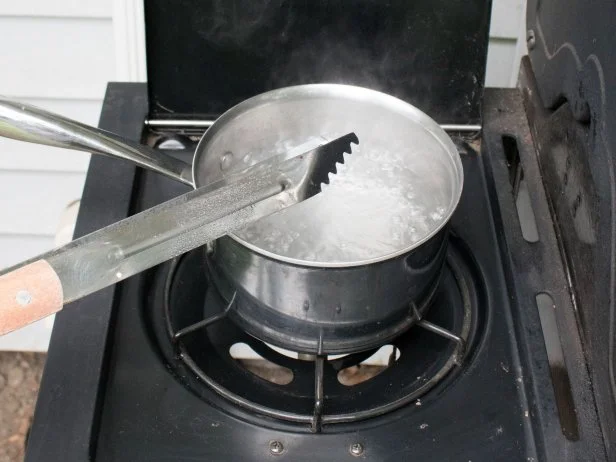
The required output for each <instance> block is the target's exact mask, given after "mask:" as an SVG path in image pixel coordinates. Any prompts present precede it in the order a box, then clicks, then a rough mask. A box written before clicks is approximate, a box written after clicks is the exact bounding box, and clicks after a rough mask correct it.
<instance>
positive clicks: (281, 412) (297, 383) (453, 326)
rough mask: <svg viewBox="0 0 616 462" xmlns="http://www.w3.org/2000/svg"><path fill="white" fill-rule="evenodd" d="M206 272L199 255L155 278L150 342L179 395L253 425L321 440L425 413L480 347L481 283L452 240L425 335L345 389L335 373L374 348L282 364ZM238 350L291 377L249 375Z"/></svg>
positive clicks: (413, 332) (414, 334) (416, 334)
mask: <svg viewBox="0 0 616 462" xmlns="http://www.w3.org/2000/svg"><path fill="white" fill-rule="evenodd" d="M205 266H206V265H205V262H204V259H203V250H198V251H194V252H192V253H189V254H187V255H185V256H183V257H181V258H179V259H176V260H175V261H174V262H173V263H172V264H171V265H170V266H169V269H168V271H166V273H165V274H164V275H158V277H159V278H163V277H164V279H165V283H164V287H165V291H164V297H163V300H162V302H159V303H157V304H156V306H157V311H158V314H157V313H156V312H155V315H154V316H152V318H151V319H152V322H153V327H154V332H155V333H156V337H157V342H158V344H159V346H160V348H161V351H162V353H163V355H164V356H165V359H166V361H167V362H168V364H169V367H170V368H171V369H172V370H173V371H174V372H175V374H176V377H178V378H179V379H180V380H181V382H183V384H184V385H185V386H187V387H188V388H189V389H191V390H192V391H193V392H194V393H196V394H197V395H199V396H201V397H202V398H203V399H206V400H208V401H210V402H211V401H212V394H211V391H214V392H215V393H216V394H217V395H218V396H219V397H222V398H223V399H224V400H226V401H228V402H230V403H232V404H233V405H234V406H226V409H227V410H230V411H231V412H232V413H235V412H237V413H238V414H239V415H238V416H239V417H242V418H248V419H258V420H256V422H258V423H259V424H261V425H263V423H264V421H263V417H266V418H269V419H270V420H271V419H274V420H279V421H285V422H287V423H294V424H297V425H299V426H300V427H304V428H306V429H309V430H310V431H312V432H321V431H324V427H327V428H328V429H330V428H333V427H331V425H332V424H343V423H353V422H357V421H360V420H364V419H369V418H373V417H377V416H380V415H383V414H385V413H389V412H392V411H395V410H396V409H398V408H400V407H402V406H405V405H408V404H411V403H413V402H414V403H415V405H416V406H423V405H427V404H429V399H427V398H429V396H432V395H435V396H436V395H438V393H439V390H441V389H443V388H444V387H446V386H447V385H448V384H449V383H451V382H452V381H453V380H454V379H455V377H456V376H457V375H458V374H459V373H460V372H461V371H462V370H463V369H464V367H465V366H466V365H467V364H468V363H469V361H470V359H469V358H470V356H471V351H470V350H471V348H470V347H471V345H472V344H473V343H475V342H476V338H477V337H478V336H477V331H478V325H480V324H481V323H480V322H479V321H480V318H481V317H482V314H481V313H480V307H481V303H480V301H479V300H478V297H479V295H478V294H480V293H481V292H480V287H479V285H480V284H481V280H480V278H479V274H478V272H477V271H476V269H475V268H474V266H473V262H472V258H471V256H470V254H469V253H468V251H467V250H466V248H465V245H464V244H463V243H462V242H461V241H460V240H459V239H458V238H456V237H455V236H452V237H451V238H450V245H449V251H448V256H447V263H446V266H445V269H444V272H443V275H442V280H441V283H440V285H439V288H438V290H437V293H436V295H435V298H434V303H433V305H432V307H431V308H430V310H429V311H428V315H427V316H426V317H425V319H423V320H422V322H421V323H420V324H419V326H421V327H423V328H420V327H419V326H418V327H415V328H412V329H410V330H409V331H407V332H406V333H404V334H402V335H401V336H399V337H398V338H396V339H394V340H393V341H391V342H389V344H391V345H392V346H393V347H394V348H395V351H397V352H398V353H399V358H398V359H395V357H394V356H393V355H392V357H391V358H390V359H391V361H390V364H389V365H388V366H387V367H386V368H385V369H384V370H383V371H382V372H380V373H378V374H377V375H375V376H374V377H371V378H370V379H368V380H365V381H363V382H361V383H358V384H355V385H353V386H349V385H344V384H343V383H341V381H340V380H339V376H338V374H339V372H340V371H341V370H344V369H347V368H349V367H353V366H356V365H358V364H360V363H361V362H362V361H364V360H365V359H367V358H368V357H370V356H371V355H373V354H374V353H375V352H376V351H377V350H378V348H377V349H373V350H369V351H363V352H359V353H354V354H349V355H345V356H342V357H336V358H335V359H332V358H330V359H328V357H327V356H316V357H314V360H313V361H307V360H305V357H304V359H294V358H291V357H289V356H286V355H284V354H282V353H280V352H279V351H277V350H275V349H273V348H271V347H270V346H268V345H267V344H266V343H264V342H262V341H260V340H258V339H256V338H254V337H252V336H250V335H249V334H247V333H246V332H244V331H243V330H241V329H240V328H239V327H238V326H236V325H235V324H234V323H233V322H232V321H231V320H230V319H229V318H228V317H227V316H226V314H227V313H228V311H229V310H230V309H233V303H231V304H229V305H226V304H225V303H224V302H223V300H222V298H221V297H220V296H219V295H218V293H217V292H216V291H215V290H213V289H212V288H211V286H210V285H208V282H207V275H206V269H205ZM204 307H205V309H204ZM238 343H244V344H246V345H248V346H249V347H250V348H252V350H253V351H255V352H256V353H257V354H259V355H260V356H261V357H262V358H264V359H265V360H266V361H269V362H270V363H274V364H275V365H277V366H281V367H283V368H286V369H288V370H290V371H291V372H292V380H291V381H290V383H288V384H280V383H272V382H271V381H269V380H266V379H265V378H262V377H260V376H258V375H256V374H254V373H253V372H251V370H250V368H249V367H246V364H245V363H243V362H241V361H238V360H236V359H235V358H233V356H232V354H231V349H232V347H233V345H236V344H238ZM300 357H302V356H301V355H300ZM204 384H205V385H206V386H205V387H204ZM428 392H430V394H428ZM246 411H247V412H246Z"/></svg>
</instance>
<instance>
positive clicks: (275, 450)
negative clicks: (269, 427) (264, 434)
mask: <svg viewBox="0 0 616 462" xmlns="http://www.w3.org/2000/svg"><path fill="white" fill-rule="evenodd" d="M269 450H270V452H271V453H272V454H275V455H280V454H282V451H284V445H283V444H282V443H281V442H280V441H270V444H269Z"/></svg>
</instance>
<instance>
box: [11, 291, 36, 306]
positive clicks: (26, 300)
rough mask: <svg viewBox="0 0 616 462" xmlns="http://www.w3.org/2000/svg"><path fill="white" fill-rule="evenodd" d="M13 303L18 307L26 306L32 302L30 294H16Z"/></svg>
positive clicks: (24, 292) (23, 292) (22, 292)
mask: <svg viewBox="0 0 616 462" xmlns="http://www.w3.org/2000/svg"><path fill="white" fill-rule="evenodd" d="M15 301H16V302H17V303H18V304H19V305H20V306H28V305H29V304H30V303H31V302H32V294H31V293H30V292H28V291H27V290H20V291H19V292H17V295H15Z"/></svg>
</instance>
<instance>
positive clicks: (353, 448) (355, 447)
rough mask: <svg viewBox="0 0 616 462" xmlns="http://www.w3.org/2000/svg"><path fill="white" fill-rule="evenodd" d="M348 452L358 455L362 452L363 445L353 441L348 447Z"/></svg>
mask: <svg viewBox="0 0 616 462" xmlns="http://www.w3.org/2000/svg"><path fill="white" fill-rule="evenodd" d="M349 452H350V453H351V454H352V455H354V456H355V457H359V456H361V455H362V454H363V453H364V446H363V445H362V444H361V443H353V444H352V445H351V447H350V448H349Z"/></svg>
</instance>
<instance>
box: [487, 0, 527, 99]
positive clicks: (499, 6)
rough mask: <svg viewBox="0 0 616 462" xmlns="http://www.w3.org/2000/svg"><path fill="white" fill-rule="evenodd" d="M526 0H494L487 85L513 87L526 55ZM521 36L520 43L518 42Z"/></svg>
mask: <svg viewBox="0 0 616 462" xmlns="http://www.w3.org/2000/svg"><path fill="white" fill-rule="evenodd" d="M525 11H526V9H525V1H524V0H493V2H492V20H491V22H490V42H489V46H488V62H487V69H486V86H487V87H513V86H515V83H516V81H517V77H518V71H519V69H520V59H521V58H522V56H523V55H524V54H526V42H525V37H526V18H525ZM518 39H521V42H519V41H518Z"/></svg>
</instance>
